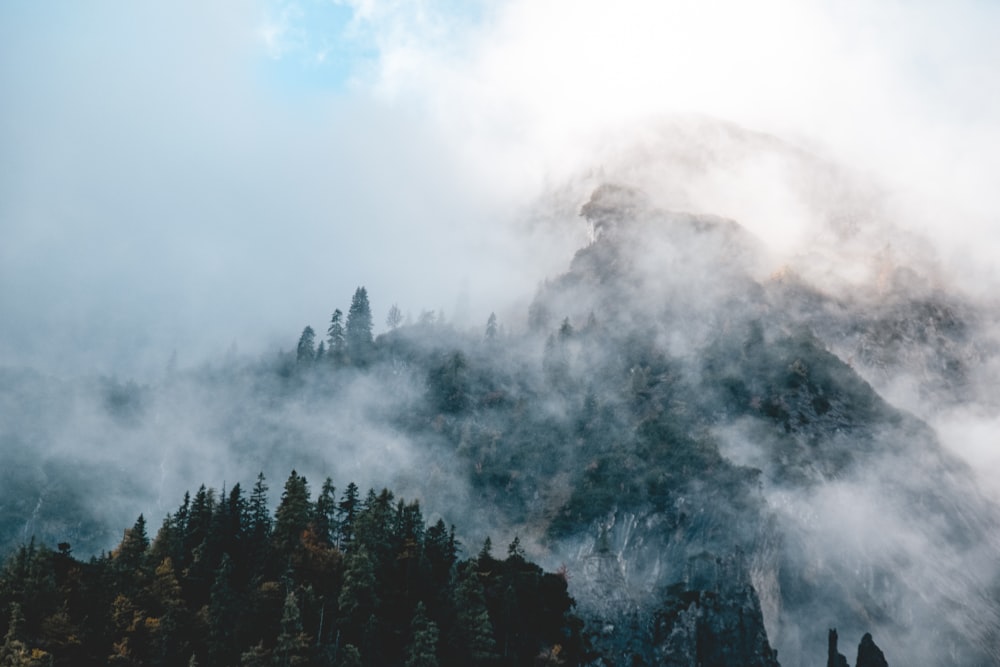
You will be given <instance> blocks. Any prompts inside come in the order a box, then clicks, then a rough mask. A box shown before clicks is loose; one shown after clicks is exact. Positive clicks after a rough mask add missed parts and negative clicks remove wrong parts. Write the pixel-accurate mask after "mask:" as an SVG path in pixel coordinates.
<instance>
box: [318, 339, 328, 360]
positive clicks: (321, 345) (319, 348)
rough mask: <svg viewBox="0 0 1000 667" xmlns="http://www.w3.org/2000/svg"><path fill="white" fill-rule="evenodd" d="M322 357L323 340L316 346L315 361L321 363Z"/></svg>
mask: <svg viewBox="0 0 1000 667" xmlns="http://www.w3.org/2000/svg"><path fill="white" fill-rule="evenodd" d="M324 357H326V345H325V344H324V343H323V341H320V342H319V346H318V347H317V348H316V363H317V364H319V363H321V362H322V361H323V358H324Z"/></svg>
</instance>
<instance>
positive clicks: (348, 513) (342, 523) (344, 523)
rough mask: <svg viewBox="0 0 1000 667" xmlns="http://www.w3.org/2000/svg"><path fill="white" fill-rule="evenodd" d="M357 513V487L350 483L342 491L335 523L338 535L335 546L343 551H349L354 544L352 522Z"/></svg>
mask: <svg viewBox="0 0 1000 667" xmlns="http://www.w3.org/2000/svg"><path fill="white" fill-rule="evenodd" d="M357 513H358V485H357V484H355V483H354V482H351V483H349V484H348V485H347V488H346V489H345V490H344V495H343V496H342V497H341V498H340V504H339V505H337V523H338V524H339V531H338V532H339V535H340V539H339V540H338V544H337V546H338V547H340V548H341V549H343V550H345V551H346V550H348V549H350V548H351V547H352V546H353V544H354V522H355V519H356V518H357Z"/></svg>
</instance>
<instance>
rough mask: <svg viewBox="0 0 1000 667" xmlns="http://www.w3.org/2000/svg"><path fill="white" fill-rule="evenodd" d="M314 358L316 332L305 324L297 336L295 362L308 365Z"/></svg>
mask: <svg viewBox="0 0 1000 667" xmlns="http://www.w3.org/2000/svg"><path fill="white" fill-rule="evenodd" d="M315 360H316V332H315V331H313V328H312V327H310V326H307V327H306V328H305V329H303V330H302V335H301V336H299V344H298V345H297V346H296V348H295V361H296V363H298V364H300V365H303V366H308V365H309V364H311V363H312V362H313V361H315Z"/></svg>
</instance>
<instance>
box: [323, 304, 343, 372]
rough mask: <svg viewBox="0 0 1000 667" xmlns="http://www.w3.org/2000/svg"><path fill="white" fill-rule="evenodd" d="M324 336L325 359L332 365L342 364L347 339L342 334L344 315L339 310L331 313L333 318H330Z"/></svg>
mask: <svg viewBox="0 0 1000 667" xmlns="http://www.w3.org/2000/svg"><path fill="white" fill-rule="evenodd" d="M326 335H327V341H328V345H327V358H328V359H329V361H330V362H331V363H333V364H340V363H343V361H344V353H345V351H346V349H347V338H346V336H345V333H344V314H343V313H342V312H341V311H340V309H339V308H338V309H337V310H335V311H333V316H332V317H330V327H329V328H328V329H327V330H326Z"/></svg>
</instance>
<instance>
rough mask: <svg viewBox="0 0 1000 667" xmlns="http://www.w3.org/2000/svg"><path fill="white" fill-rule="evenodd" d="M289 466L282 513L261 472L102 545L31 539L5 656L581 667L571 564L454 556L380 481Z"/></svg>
mask: <svg viewBox="0 0 1000 667" xmlns="http://www.w3.org/2000/svg"><path fill="white" fill-rule="evenodd" d="M335 493H336V489H335V488H334V486H333V484H332V482H331V480H330V479H327V480H325V481H324V483H323V485H322V487H321V490H320V492H319V493H318V494H317V496H316V498H315V499H312V497H311V494H310V490H309V485H308V483H307V481H306V479H305V477H303V476H301V475H299V474H298V473H297V472H295V471H292V473H291V475H290V476H289V477H288V479H287V481H286V482H285V485H284V489H283V492H282V494H281V499H280V502H279V503H278V505H277V509H276V510H275V511H274V512H273V513H272V512H270V510H269V503H268V485H267V482H266V480H265V478H264V476H263V475H260V476H258V478H257V480H256V483H255V484H254V486H253V488H252V489H251V491H250V492H249V494H247V493H244V491H243V489H242V487H241V486H240V485H239V484H237V485H236V486H234V487H233V488H232V489H231V490H229V491H225V490H224V491H222V492H221V493H220V492H217V491H215V490H214V489H211V488H206V487H205V486H202V487H201V488H199V489H198V491H197V492H196V493H195V494H194V495H193V496H192V495H190V494H185V497H184V500H183V502H182V503H181V505H180V506H179V507H178V509H177V510H176V511H175V512H173V513H171V514H169V515H168V516H167V517H166V518H165V519H164V521H163V524H162V526H161V527H160V529H159V530H158V532H157V533H156V535H155V537H153V538H152V539H150V538H149V536H148V533H147V527H146V521H145V518H144V517H143V516H142V515H140V516H139V518H138V519H137V520H136V522H135V524H134V525H133V526H132V527H131V528H129V529H127V530H125V531H124V535H123V537H122V540H121V542H120V543H119V544H118V546H117V547H116V548H115V549H113V550H112V551H111V552H110V553H102V554H101V555H99V556H97V557H93V558H91V559H89V560H88V561H82V560H78V559H76V558H74V557H73V555H72V550H71V546H70V545H69V544H66V543H61V544H59V545H57V548H56V550H52V549H50V548H48V547H46V546H41V545H36V544H35V543H34V541H33V540H32V541H31V542H30V543H28V544H26V545H24V546H22V547H21V548H20V549H19V550H18V551H16V552H15V553H14V554H13V555H12V557H11V558H10V559H9V560H8V562H7V563H6V565H5V567H4V568H3V571H2V573H0V609H2V610H3V611H2V615H0V623H2V624H0V629H2V632H3V643H2V645H0V665H4V666H8V665H17V666H29V665H30V666H32V667H42V666H51V667H54V666H55V665H74V666H86V665H121V666H131V665H184V664H186V665H218V666H221V667H225V666H236V665H241V666H244V667H263V666H275V667H277V666H281V667H286V666H291V665H299V666H303V667H306V666H337V667H369V666H371V667H374V666H382V665H387V666H388V665H400V666H405V667H434V666H435V665H469V666H472V667H475V666H484V667H485V666H489V667H493V666H495V667H502V666H507V665H510V666H517V665H574V664H580V662H581V661H582V660H583V657H584V650H583V646H582V640H581V627H582V623H581V622H580V621H579V619H577V618H576V617H575V616H574V615H573V614H572V613H571V609H572V606H573V601H572V599H571V598H570V597H569V595H568V593H567V586H566V579H565V576H564V575H560V574H554V573H546V572H544V571H543V570H542V569H541V568H540V567H539V566H537V565H535V564H534V563H532V562H530V561H529V560H527V559H526V558H525V554H524V551H523V550H522V549H521V547H520V545H519V542H518V540H517V539H516V538H515V540H514V542H513V543H512V544H510V545H509V547H508V549H507V553H506V555H505V556H504V557H502V558H498V557H496V556H494V555H493V553H492V546H491V544H490V542H489V540H487V541H486V543H485V544H484V545H483V547H482V549H481V550H480V551H479V552H478V553H477V554H476V555H475V556H472V557H469V558H465V559H462V558H460V552H461V545H460V544H459V543H458V541H457V540H456V538H455V530H454V527H450V528H449V527H448V526H447V525H446V524H445V523H444V521H443V520H441V519H439V520H437V521H436V522H434V523H433V524H428V523H425V521H424V518H423V515H422V512H421V509H420V504H419V502H417V501H410V502H406V501H405V500H403V499H397V498H396V497H395V496H394V494H393V493H392V492H391V491H389V490H387V489H383V490H382V491H381V492H375V491H374V490H369V491H368V493H367V495H364V496H362V495H361V494H360V492H359V489H358V487H357V486H356V485H355V484H353V483H351V484H348V485H347V487H346V488H345V490H344V491H343V493H342V494H341V495H340V497H339V498H337V497H336V495H335Z"/></svg>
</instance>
